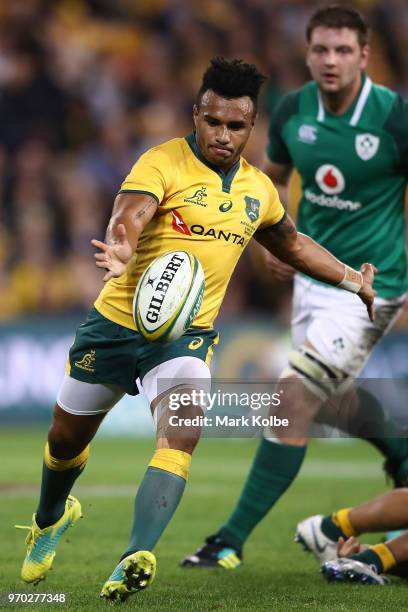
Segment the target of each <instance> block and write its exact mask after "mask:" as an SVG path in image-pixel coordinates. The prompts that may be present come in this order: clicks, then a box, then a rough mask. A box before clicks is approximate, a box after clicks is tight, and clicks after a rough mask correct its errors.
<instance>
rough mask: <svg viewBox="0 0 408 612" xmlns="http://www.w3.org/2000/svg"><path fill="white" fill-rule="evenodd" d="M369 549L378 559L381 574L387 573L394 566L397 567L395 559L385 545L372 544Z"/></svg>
mask: <svg viewBox="0 0 408 612" xmlns="http://www.w3.org/2000/svg"><path fill="white" fill-rule="evenodd" d="M370 549H371V550H372V551H374V552H375V553H376V554H377V555H378V556H379V557H380V559H381V563H382V564H383V572H388V570H389V569H391V568H392V567H394V565H397V560H396V558H395V557H394V555H393V553H392V552H391V550H390V549H389V548H388V546H387V545H386V544H374V546H370Z"/></svg>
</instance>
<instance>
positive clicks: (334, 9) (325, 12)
mask: <svg viewBox="0 0 408 612" xmlns="http://www.w3.org/2000/svg"><path fill="white" fill-rule="evenodd" d="M319 26H324V27H326V28H349V29H350V30H354V31H355V32H357V37H358V42H359V43H360V46H361V47H363V46H364V45H366V44H367V43H368V26H367V24H366V22H365V21H364V18H363V17H362V16H361V15H360V13H359V12H358V11H356V9H354V8H353V7H351V6H342V5H340V4H331V5H330V6H325V7H324V8H320V9H318V10H317V11H316V12H315V13H314V14H313V15H312V16H311V18H310V20H309V23H308V25H307V28H306V39H307V42H310V39H311V37H312V32H313V30H314V29H315V28H317V27H319Z"/></svg>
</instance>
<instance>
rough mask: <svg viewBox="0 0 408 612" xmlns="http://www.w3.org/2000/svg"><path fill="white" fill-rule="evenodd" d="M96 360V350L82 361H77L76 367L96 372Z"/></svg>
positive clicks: (86, 354) (87, 354)
mask: <svg viewBox="0 0 408 612" xmlns="http://www.w3.org/2000/svg"><path fill="white" fill-rule="evenodd" d="M95 359H96V356H95V350H92V351H90V352H89V353H85V355H84V356H83V357H82V359H81V360H80V361H75V367H77V368H80V369H81V370H86V372H95V368H94V367H93V362H94V361H95Z"/></svg>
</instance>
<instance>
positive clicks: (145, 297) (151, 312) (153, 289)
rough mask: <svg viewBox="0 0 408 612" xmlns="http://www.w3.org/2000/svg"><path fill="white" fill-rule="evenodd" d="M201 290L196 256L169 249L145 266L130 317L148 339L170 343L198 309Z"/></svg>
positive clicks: (192, 318)
mask: <svg viewBox="0 0 408 612" xmlns="http://www.w3.org/2000/svg"><path fill="white" fill-rule="evenodd" d="M204 289H205V278H204V272H203V269H202V267H201V264H200V262H199V261H198V259H197V257H195V256H194V255H190V254H189V253H187V252H186V251H171V252H170V253H165V254H164V255H160V257H157V258H156V259H155V260H154V261H152V263H151V264H150V265H149V266H148V267H147V268H146V270H145V271H144V272H143V274H142V276H141V277H140V279H139V282H138V284H137V287H136V291H135V296H134V299H133V318H134V321H135V325H136V329H137V331H138V332H139V333H141V334H142V335H143V336H144V337H145V338H146V340H149V342H157V341H160V342H171V341H172V340H176V339H177V338H179V337H180V336H182V335H183V334H184V332H185V331H187V329H188V328H189V327H190V326H191V324H192V323H193V321H194V319H195V318H196V316H197V314H198V311H199V310H200V306H201V303H202V301H203V296H204Z"/></svg>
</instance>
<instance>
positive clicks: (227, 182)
mask: <svg viewBox="0 0 408 612" xmlns="http://www.w3.org/2000/svg"><path fill="white" fill-rule="evenodd" d="M186 141H187V142H188V144H189V146H190V149H191V150H192V152H193V153H194V155H195V156H196V157H197V159H199V160H200V162H202V163H203V164H204V165H205V166H207V168H210V170H213V172H216V173H217V174H218V176H219V177H220V179H221V181H222V190H223V191H224V192H225V193H229V192H230V190H231V185H232V181H233V180H234V177H235V175H236V173H237V172H238V170H239V166H240V161H239V160H238V161H236V162H235V164H234V165H233V166H231V168H230V169H229V170H228V172H223V171H222V170H221V169H220V168H217V166H213V165H212V164H210V162H209V161H208V160H207V159H206V158H205V157H204V155H203V154H202V153H201V151H200V148H199V146H198V144H197V141H196V137H195V132H191V134H189V135H188V136H186Z"/></svg>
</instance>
